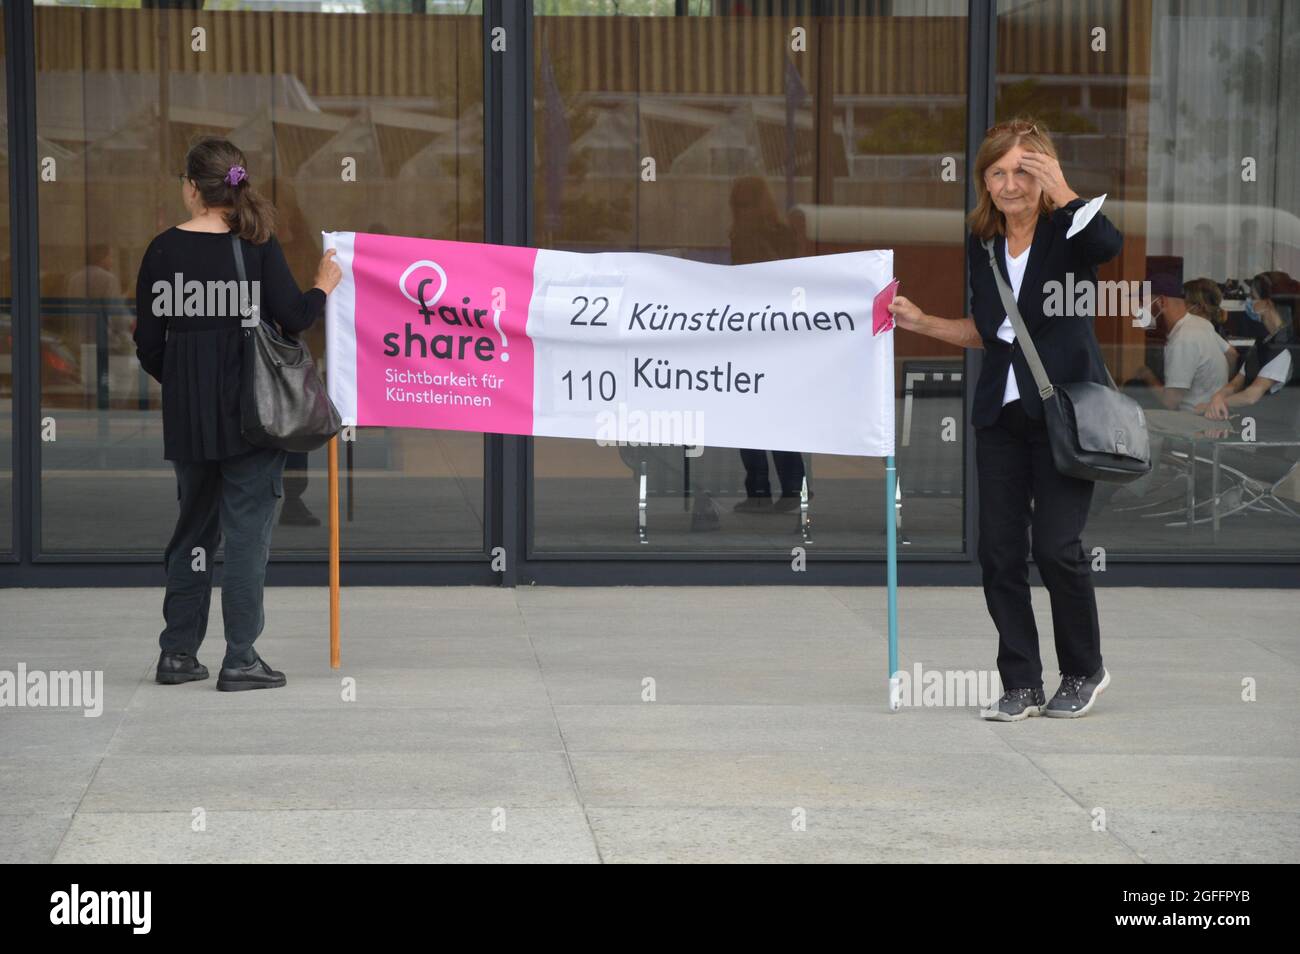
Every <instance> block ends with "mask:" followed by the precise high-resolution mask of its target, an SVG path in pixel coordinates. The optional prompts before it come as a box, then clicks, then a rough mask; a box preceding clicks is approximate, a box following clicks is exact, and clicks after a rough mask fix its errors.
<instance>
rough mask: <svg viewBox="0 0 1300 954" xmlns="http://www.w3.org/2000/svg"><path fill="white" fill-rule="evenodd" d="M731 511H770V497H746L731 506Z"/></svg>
mask: <svg viewBox="0 0 1300 954" xmlns="http://www.w3.org/2000/svg"><path fill="white" fill-rule="evenodd" d="M731 512H732V513H771V512H772V498H771V497H746V498H745V499H744V500H742V501H741V502H740V503H738V504H736V505H735V506H734V507H732V508H731Z"/></svg>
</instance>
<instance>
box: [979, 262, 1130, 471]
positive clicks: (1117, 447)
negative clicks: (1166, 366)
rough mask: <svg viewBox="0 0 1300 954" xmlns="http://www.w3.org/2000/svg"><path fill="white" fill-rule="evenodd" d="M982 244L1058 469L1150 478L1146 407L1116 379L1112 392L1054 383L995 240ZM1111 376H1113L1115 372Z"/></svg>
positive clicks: (1085, 384)
mask: <svg viewBox="0 0 1300 954" xmlns="http://www.w3.org/2000/svg"><path fill="white" fill-rule="evenodd" d="M981 244H982V245H983V246H984V250H985V251H986V252H988V253H989V268H991V269H993V278H994V279H995V280H996V281H997V283H998V294H999V295H1001V296H1002V307H1004V308H1005V309H1006V310H1007V317H1008V318H1010V319H1011V325H1012V327H1013V328H1015V330H1016V340H1018V341H1019V342H1020V346H1021V348H1022V349H1023V350H1024V352H1025V361H1027V362H1028V363H1029V370H1030V371H1032V372H1033V374H1034V383H1035V384H1037V385H1038V396H1039V397H1041V398H1042V399H1043V418H1044V420H1045V421H1046V423H1047V437H1048V441H1049V442H1050V444H1051V445H1052V461H1053V462H1054V463H1055V464H1056V469H1057V470H1058V471H1060V472H1061V473H1062V474H1065V475H1066V476H1067V477H1078V478H1080V479H1082V480H1105V481H1110V482H1112V483H1121V484H1122V483H1127V482H1128V481H1130V480H1136V479H1137V478H1139V477H1141V476H1143V475H1144V474H1147V473H1149V472H1150V470H1151V439H1150V436H1149V435H1148V434H1147V423H1146V415H1145V414H1143V413H1142V407H1141V405H1139V404H1138V403H1137V401H1134V400H1133V399H1132V398H1131V397H1129V396H1128V395H1127V394H1123V393H1121V392H1120V390H1119V389H1118V388H1116V387H1115V379H1114V378H1111V380H1110V387H1107V386H1106V385H1104V384H1097V383H1096V382H1094V381H1078V382H1075V383H1073V384H1056V385H1054V384H1052V382H1051V380H1049V379H1048V377H1047V370H1046V369H1045V368H1044V367H1043V362H1042V359H1041V358H1039V357H1038V348H1037V347H1036V346H1035V345H1034V339H1032V338H1031V337H1029V331H1028V329H1026V328H1025V320H1024V319H1023V318H1022V317H1020V309H1019V308H1018V307H1017V306H1016V299H1015V298H1014V297H1013V296H1012V294H1011V289H1010V288H1008V287H1007V282H1006V279H1004V278H1003V277H1002V272H1001V270H999V268H998V263H997V261H996V260H995V259H994V257H993V242H992V240H989V239H985V240H983V241H982V243H981ZM1011 373H1012V374H1014V373H1015V371H1014V370H1013V371H1012V372H1011ZM1106 376H1107V377H1110V371H1109V370H1107V372H1106Z"/></svg>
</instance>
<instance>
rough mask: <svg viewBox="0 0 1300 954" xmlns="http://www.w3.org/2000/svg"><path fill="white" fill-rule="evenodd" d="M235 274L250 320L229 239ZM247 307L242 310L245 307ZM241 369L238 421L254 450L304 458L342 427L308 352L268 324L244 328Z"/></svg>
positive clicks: (244, 281)
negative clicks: (300, 455) (288, 453)
mask: <svg viewBox="0 0 1300 954" xmlns="http://www.w3.org/2000/svg"><path fill="white" fill-rule="evenodd" d="M230 240H231V242H232V244H233V245H234V247H235V271H236V273H237V274H238V275H239V289H240V292H239V298H240V311H241V313H242V314H243V315H244V316H245V317H252V316H253V315H254V313H255V312H256V310H257V307H258V306H257V305H254V304H252V303H247V302H246V300H245V298H244V289H245V288H247V287H248V277H247V274H246V272H245V271H244V249H243V243H242V242H241V241H240V238H239V236H238V235H235V234H233V233H232V234H231V236H230ZM246 304H247V305H248V306H249V307H245V305H246ZM243 330H244V366H243V371H242V372H241V377H240V382H239V383H240V395H239V404H240V417H241V429H242V431H243V435H244V440H246V441H248V443H250V444H253V445H255V446H257V447H276V448H279V449H281V450H286V451H292V452H294V453H305V452H307V451H312V450H315V449H316V448H318V447H320V446H321V445H323V444H325V443H326V442H327V441H328V440H329V439H330V438H331V437H333V436H334V435H335V434H337V433H338V432H339V431H340V430H341V429H342V427H343V421H342V419H341V418H340V417H339V412H338V410H337V409H336V408H335V407H334V402H333V401H331V400H330V398H329V394H328V393H327V392H326V390H325V384H324V382H322V381H321V379H320V375H319V374H318V373H317V371H316V362H315V361H313V360H312V356H311V351H309V350H308V348H307V346H306V345H304V344H303V343H302V342H300V341H298V340H297V339H296V338H289V337H286V336H285V335H282V334H281V333H280V332H278V331H276V330H275V328H274V327H272V325H271V322H269V321H262V320H261V316H260V315H258V320H257V321H256V322H254V324H253V325H252V326H251V327H250V326H245V327H244V329H243Z"/></svg>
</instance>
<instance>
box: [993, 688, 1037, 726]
mask: <svg viewBox="0 0 1300 954" xmlns="http://www.w3.org/2000/svg"><path fill="white" fill-rule="evenodd" d="M1046 703H1047V697H1046V696H1044V695H1043V690H1042V689H1008V690H1007V691H1006V692H1004V693H1002V698H1001V699H999V700H998V701H997V702H995V703H993V705H991V706H989V707H988V708H987V709H984V710H983V711H981V712H980V718H981V719H992V720H994V721H995V722H1019V721H1020V720H1021V719H1028V718H1029V717H1030V716H1036V715H1042V714H1043V708H1044V706H1045V705H1046Z"/></svg>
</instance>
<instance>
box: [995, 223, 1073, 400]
mask: <svg viewBox="0 0 1300 954" xmlns="http://www.w3.org/2000/svg"><path fill="white" fill-rule="evenodd" d="M980 244H981V245H983V246H984V251H986V252H988V253H989V268H991V269H993V279H994V280H995V281H996V282H997V283H998V294H999V295H1001V296H1002V307H1003V308H1005V309H1006V311H1007V317H1008V318H1010V319H1011V327H1012V328H1014V329H1015V330H1016V340H1017V341H1019V342H1020V347H1021V348H1022V349H1023V350H1024V352H1025V361H1026V362H1028V364H1029V370H1030V371H1031V372H1033V375H1034V383H1035V384H1037V385H1038V396H1039V397H1040V398H1042V399H1043V400H1047V398H1049V397H1051V396H1052V394H1053V393H1054V392H1055V391H1056V388H1054V387H1053V386H1052V382H1051V379H1050V378H1048V376H1047V369H1046V368H1044V367H1043V359H1042V358H1040V357H1038V348H1037V347H1036V346H1035V345H1034V339H1033V338H1031V337H1029V330H1028V329H1027V328H1026V327H1025V319H1023V318H1021V317H1020V308H1019V306H1017V305H1016V299H1015V297H1014V296H1013V295H1012V294H1011V289H1010V288H1008V287H1007V280H1006V279H1005V278H1003V277H1002V270H1001V269H999V268H998V263H997V260H996V259H995V258H994V257H993V240H992V239H981V240H980ZM1013 373H1014V372H1013Z"/></svg>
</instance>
